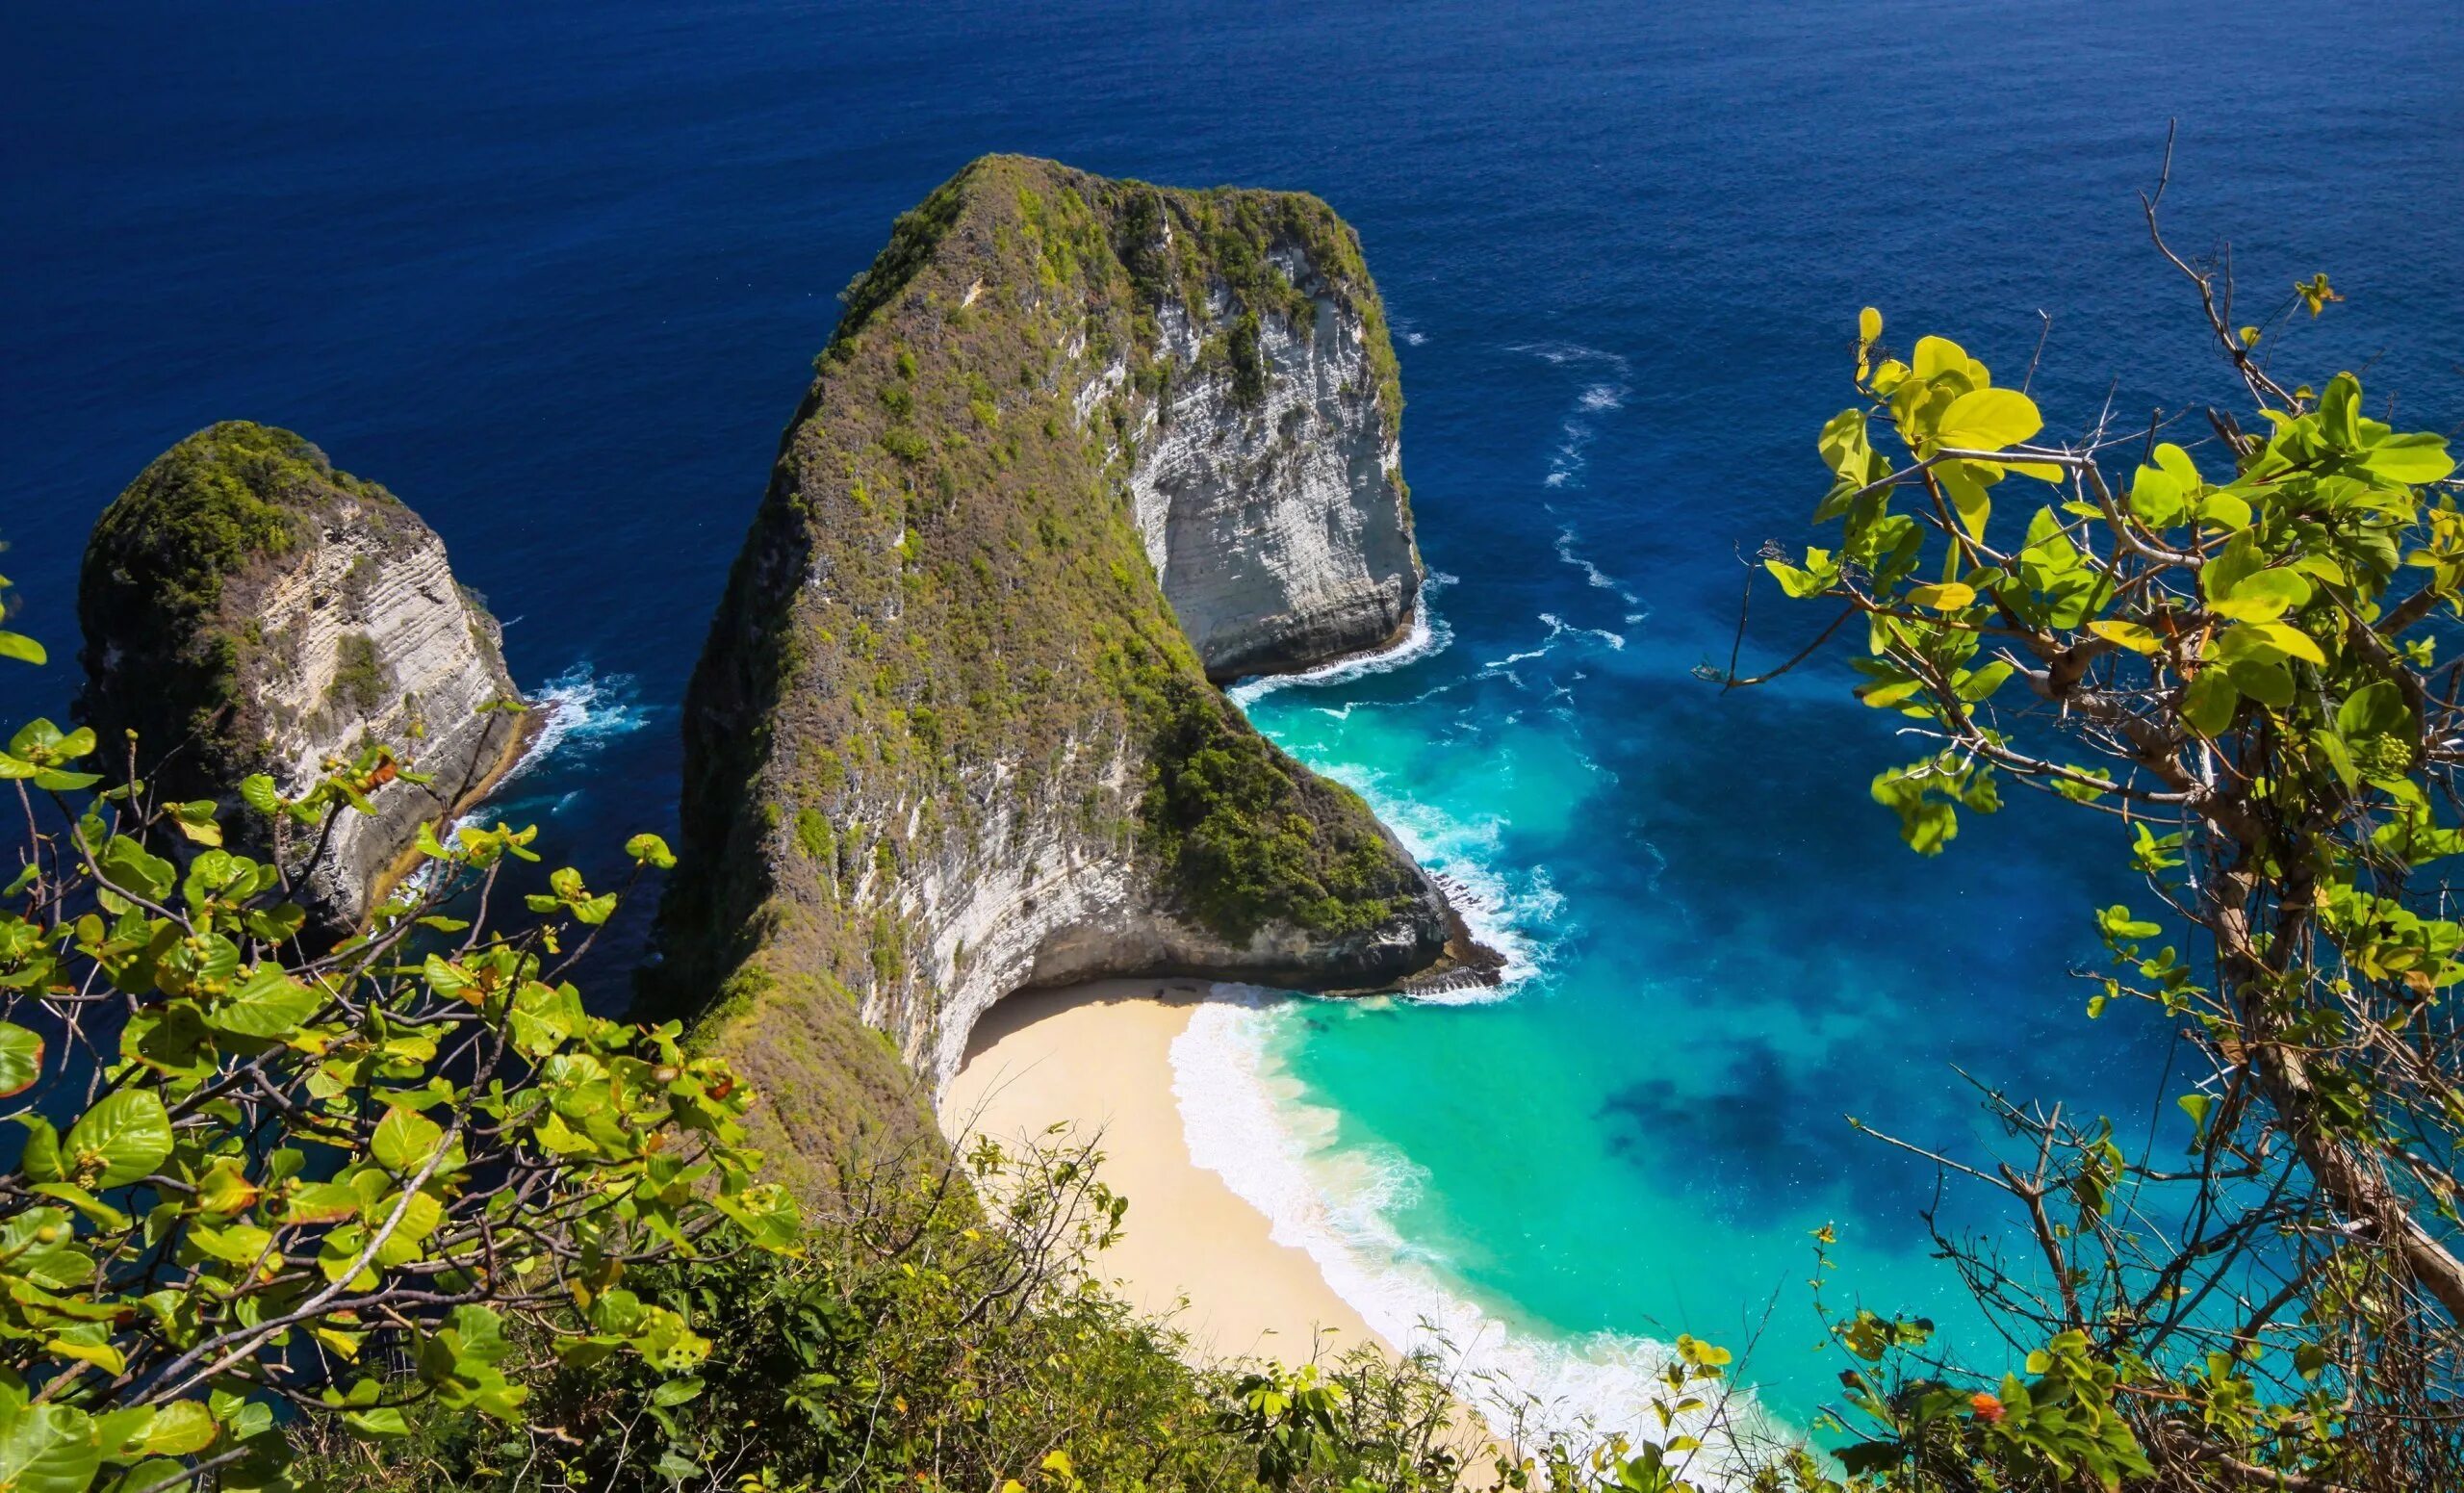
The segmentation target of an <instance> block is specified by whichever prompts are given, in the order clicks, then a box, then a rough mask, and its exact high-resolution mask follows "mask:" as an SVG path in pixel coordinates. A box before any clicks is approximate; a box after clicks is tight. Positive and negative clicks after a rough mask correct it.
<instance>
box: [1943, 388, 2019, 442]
mask: <svg viewBox="0 0 2464 1493" xmlns="http://www.w3.org/2000/svg"><path fill="white" fill-rule="evenodd" d="M2043 428H2044V418H2043V417H2042V416H2041V415H2039V414H2038V413H2037V404H2036V400H2034V399H2029V398H2028V397H2027V396H2026V395H2024V394H2021V393H2020V392H2018V391H2017V390H2016V389H1972V390H1970V391H1968V392H1967V393H1965V394H1963V395H1961V396H1960V397H1959V398H1958V399H1953V400H1952V401H1951V407H1950V408H1949V409H1946V410H1944V411H1943V412H1942V422H1941V424H1940V425H1938V426H1937V427H1936V428H1935V431H1934V435H1935V438H1936V439H1937V440H1939V441H1940V442H1941V443H1942V444H1943V445H1944V446H1950V447H1957V448H1960V449H1961V450H1984V451H1998V450H2002V449H2003V448H2004V447H2006V446H2015V445H2017V444H2018V443H2019V442H2021V441H2024V440H2026V439H2028V438H2029V437H2030V436H2032V435H2034V434H2036V433H2037V432H2038V431H2040V430H2041V429H2043Z"/></svg>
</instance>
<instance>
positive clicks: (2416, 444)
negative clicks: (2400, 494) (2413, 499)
mask: <svg viewBox="0 0 2464 1493" xmlns="http://www.w3.org/2000/svg"><path fill="white" fill-rule="evenodd" d="M2361 464H2362V465H2363V466H2365V467H2368V468H2369V469H2370V472H2371V475H2372V476H2377V477H2382V478H2384V479H2385V480H2387V481H2390V482H2403V483H2406V484H2409V485H2411V486H2415V487H2418V486H2421V485H2422V484H2423V483H2425V482H2443V481H2445V480H2447V478H2448V476H2449V475H2450V474H2451V473H2453V472H2454V470H2455V461H2454V458H2452V457H2451V456H2449V455H2448V454H2447V437H2445V436H2443V435H2431V434H2429V433H2428V432H2426V431H2423V432H2419V433H2415V434H2411V435H2391V436H2389V437H2387V438H2386V439H2385V440H2383V441H2380V442H2379V443H2378V444H2377V445H2375V446H2374V447H2372V448H2371V449H2370V450H2369V452H2368V453H2367V454H2365V455H2364V456H2363V457H2362V458H2361Z"/></svg>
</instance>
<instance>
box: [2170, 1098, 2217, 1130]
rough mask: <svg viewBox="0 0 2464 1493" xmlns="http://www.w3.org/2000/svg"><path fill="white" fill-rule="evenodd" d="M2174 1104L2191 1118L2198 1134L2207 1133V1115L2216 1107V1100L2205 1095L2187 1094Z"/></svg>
mask: <svg viewBox="0 0 2464 1493" xmlns="http://www.w3.org/2000/svg"><path fill="white" fill-rule="evenodd" d="M2173 1102H2174V1103H2175V1104H2176V1105H2179V1106H2180V1107H2181V1111H2182V1113H2183V1114H2185V1115H2188V1116H2189V1117H2191V1124H2192V1126H2193V1127H2194V1129H2195V1130H2196V1131H2197V1133H2199V1134H2200V1135H2205V1134H2206V1133H2207V1113H2208V1111H2209V1110H2211V1109H2214V1108H2215V1107H2216V1101H2215V1100H2214V1099H2212V1098H2210V1097H2209V1096H2207V1095H2206V1094H2183V1095H2182V1096H2181V1097H2180V1098H2178V1099H2175V1100H2174V1101H2173Z"/></svg>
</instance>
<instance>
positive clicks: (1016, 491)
mask: <svg viewBox="0 0 2464 1493" xmlns="http://www.w3.org/2000/svg"><path fill="white" fill-rule="evenodd" d="M844 299H845V302H846V310H845V312H844V314H843V316H842V317H841V319H840V322H839V323H838V327H837V330H836V333H835V335H834V337H833V338H832V340H831V343H830V347H829V348H828V350H827V351H826V352H824V353H823V354H822V356H821V357H820V358H819V359H817V360H816V364H815V368H816V376H815V378H814V380H813V383H812V385H811V386H810V388H809V390H808V392H807V393H806V396H805V399H804V401H803V403H802V405H801V406H800V407H799V408H798V409H797V411H796V413H795V416H794V418H793V419H792V420H791V421H790V423H789V425H788V427H787V430H786V434H785V436H784V438H783V441H782V443H781V447H780V451H779V456H778V460H777V462H776V464H775V466H774V468H773V471H772V476H771V481H770V485H769V490H768V493H767V496H766V497H765V498H764V500H763V502H762V503H761V506H760V508H759V510H758V512H757V516H756V517H755V520H754V523H753V526H752V530H751V533H750V534H749V535H748V537H747V539H746V541H745V546H744V549H743V552H742V553H741V554H740V555H739V556H738V558H737V560H736V564H735V568H734V572H733V575H732V578H731V579H730V583H729V586H728V589H727V593H726V596H725V598H724V600H723V602H722V604H721V606H720V610H719V613H718V616H717V618H716V620H715V622H714V624H713V626H712V630H711V633H710V636H709V640H708V642H707V644H706V648H705V651H704V654H703V656H702V660H701V663H700V666H699V668H698V669H697V671H696V673H695V675H694V679H693V682H692V686H691V689H690V691H689V693H688V696H687V699H686V705H685V710H684V722H685V772H684V798H683V806H682V808H683V820H682V825H683V843H682V846H681V847H680V848H681V852H682V857H683V862H682V864H681V866H680V869H679V872H678V875H677V878H676V880H675V882H674V883H673V884H672V885H671V887H670V888H669V891H668V895H667V900H666V903H665V905H664V907H663V909H662V912H661V924H660V943H661V948H662V950H663V956H664V964H663V965H662V966H661V967H660V968H659V969H658V970H656V971H655V973H654V975H653V977H652V979H651V982H650V985H649V990H650V991H651V993H652V994H653V995H654V996H655V998H656V999H657V1000H659V1001H661V1002H664V1003H666V1004H667V1007H668V1009H670V1010H675V1011H687V1010H701V1011H703V1012H705V1016H704V1018H703V1025H702V1040H704V1041H706V1042H709V1043H715V1044H717V1045H718V1046H719V1047H720V1048H721V1049H722V1050H724V1051H726V1052H728V1053H729V1055H730V1056H731V1057H732V1058H733V1059H735V1060H736V1061H738V1062H740V1063H741V1064H743V1065H744V1066H745V1067H746V1068H747V1069H749V1070H750V1073H751V1076H752V1077H753V1078H754V1079H755V1081H756V1082H757V1084H758V1085H759V1086H760V1088H761V1090H762V1092H763V1094H764V1095H765V1098H766V1100H767V1103H768V1106H769V1113H770V1118H771V1123H773V1124H774V1125H775V1126H776V1127H777V1128H778V1131H779V1132H780V1133H778V1134H774V1135H773V1136H772V1137H770V1138H769V1139H770V1140H771V1141H772V1142H773V1143H779V1142H783V1143H784V1148H785V1150H786V1151H787V1152H788V1153H789V1154H788V1156H786V1157H783V1160H784V1161H786V1162H787V1164H788V1165H789V1167H790V1169H791V1170H793V1171H801V1172H802V1174H803V1175H805V1176H806V1177H807V1178H808V1179H813V1180H819V1179H821V1178H819V1177H818V1176H817V1173H816V1172H815V1171H814V1169H815V1168H827V1167H828V1166H830V1165H832V1164H833V1163H834V1162H836V1161H839V1160H843V1159H844V1158H845V1157H846V1156H847V1154H848V1151H849V1148H850V1146H851V1145H854V1144H855V1143H857V1142H859V1141H862V1140H865V1139H867V1137H868V1136H869V1139H870V1140H871V1141H873V1142H876V1143H882V1144H888V1145H908V1144H922V1142H921V1140H920V1138H922V1137H927V1136H930V1135H931V1134H932V1133H933V1131H932V1123H931V1120H930V1119H929V1114H928V1111H927V1099H928V1096H929V1095H930V1094H932V1093H934V1092H936V1091H937V1089H938V1087H939V1086H940V1085H942V1084H943V1083H945V1082H946V1081H947V1079H948V1078H949V1076H950V1075H951V1074H952V1073H953V1072H955V1071H956V1069H957V1068H958V1065H959V1063H960V1060H961V1058H962V1057H963V1054H964V1051H965V1046H966V1041H967V1036H968V1033H969V1032H970V1030H971V1029H972V1028H973V1026H974V1024H975V1021H976V1019H977V1017H980V1016H981V1015H982V1014H983V1012H984V1011H985V1010H986V1009H988V1007H989V1006H991V1005H992V1004H993V1003H994V1002H995V1001H997V1000H999V999H1000V998H1001V997H1002V996H1004V995H1006V994H1008V993H1010V992H1011V991H1015V990H1018V989H1020V988H1023V987H1028V986H1036V985H1049V984H1057V983H1062V982H1065V981H1074V980H1080V979H1087V978H1092V977H1096V976H1103V975H1121V974H1167V973H1168V974H1179V975H1199V976H1206V977H1213V978H1223V979H1244V980H1254V981H1257V982H1260V983H1265V984H1270V985H1275V986H1281V987H1287V988H1297V989H1309V990H1320V991H1346V990H1392V989H1395V988H1397V987H1398V986H1399V985H1402V984H1405V983H1406V982H1410V981H1413V980H1415V979H1427V978H1432V977H1438V978H1460V977H1462V973H1463V971H1464V970H1465V969H1466V968H1467V967H1472V968H1476V967H1478V966H1480V965H1482V963H1483V956H1484V951H1479V950H1476V948H1475V947H1474V946H1473V945H1472V944H1471V943H1470V940H1468V938H1466V937H1464V936H1463V932H1462V925H1461V923H1460V922H1459V920H1458V919H1456V918H1455V917H1454V916H1453V914H1451V912H1450V910H1449V908H1448V907H1447V904H1446V901H1445V899H1444V896H1443V895H1442V894H1441V892H1440V891H1439V890H1438V888H1436V887H1435V885H1434V884H1432V883H1431V881H1430V880H1429V878H1428V877H1427V876H1426V875H1424V873H1423V872H1422V870H1421V869H1420V867H1419V866H1417V865H1416V864H1414V863H1413V862H1412V860H1411V858H1410V856H1409V855H1407V854H1406V853H1405V852H1404V851H1403V849H1402V848H1401V847H1400V845H1399V844H1398V843H1397V841H1396V840H1395V838H1394V837H1392V836H1391V835H1390V834H1388V833H1387V831H1386V830H1385V829H1384V827H1383V826H1381V825H1380V824H1378V822H1377V820H1376V818H1375V817H1374V816H1373V814H1372V813H1371V812H1370V811H1369V809H1368V808H1367V806H1366V805H1365V804H1363V803H1362V801H1361V800H1360V799H1359V798H1358V796H1357V795H1355V794H1353V793H1352V792H1351V791H1350V790H1348V789H1347V788H1345V787H1342V786H1341V785H1336V784H1333V783H1329V782H1326V781H1325V780H1322V779H1321V778H1319V777H1317V776H1316V775H1315V774H1313V773H1311V772H1309V771H1308V770H1306V769H1305V768H1303V767H1301V766H1300V765H1299V764H1298V763H1296V762H1295V761H1294V760H1293V759H1290V758H1289V757H1287V756H1285V755H1284V754H1283V753H1282V752H1281V751H1279V750H1277V749H1276V748H1275V747H1274V746H1273V745H1272V744H1271V743H1270V742H1268V741H1267V740H1266V739H1265V738H1264V737H1262V736H1260V735H1259V734H1257V733H1256V732H1255V731H1254V730H1252V729H1251V728H1250V726H1249V725H1248V723H1247V721H1246V719H1245V717H1244V716H1243V715H1242V714H1241V712H1240V710H1239V709H1238V708H1236V707H1234V706H1233V705H1232V704H1231V702H1230V701H1228V700H1227V699H1226V698H1225V697H1224V696H1223V695H1222V693H1221V692H1220V691H1219V689H1218V688H1217V687H1216V682H1220V681H1222V680H1226V679H1229V678H1233V677H1237V676H1239V675H1242V674H1245V673H1255V672H1261V671H1267V670H1289V669H1299V668H1306V667H1309V666H1311V665H1314V664H1319V663H1323V662H1325V661H1328V660H1330V659H1333V658H1338V657H1342V656H1347V655H1350V654H1356V653H1359V652H1362V651H1364V650H1372V649H1375V648H1377V647H1379V646H1381V645H1384V644H1387V643H1390V642H1392V641H1394V640H1396V639H1397V638H1398V637H1399V636H1401V635H1402V634H1403V633H1405V632H1406V631H1408V629H1409V627H1410V625H1411V623H1412V621H1413V616H1414V608H1415V607H1416V606H1417V605H1418V604H1419V596H1420V587H1421V570H1420V563H1419V558H1418V555H1417V553H1415V551H1414V548H1413V543H1412V530H1411V515H1410V510H1409V506H1408V503H1407V500H1406V495H1405V489H1404V487H1403V483H1402V478H1401V475H1400V470H1399V422H1400V417H1401V409H1402V399H1401V395H1400V392H1399V384H1398V381H1397V371H1396V364H1395V357H1394V352H1393V349H1392V348H1391V346H1390V344H1389V342H1388V338H1387V331H1386V324H1385V319H1384V315H1383V312H1382V310H1381V307H1380V304H1379V301H1378V297H1377V293H1376V290H1375V288H1374V287H1373V285H1372V284H1371V282H1370V279H1369V276H1368V273H1367V270H1365V269H1364V267H1363V266H1362V263H1361V257H1360V249H1359V245H1358V241H1357V239H1356V238H1355V236H1354V235H1353V233H1352V231H1351V230H1350V228H1349V227H1347V225H1346V224H1345V223H1344V222H1343V221H1342V220H1341V219H1338V218H1337V217H1336V216H1335V214H1334V213H1333V211H1332V210H1331V209H1329V208H1328V207H1327V206H1326V205H1325V204H1324V203H1322V202H1321V201H1319V200H1318V199H1316V198H1315V197H1310V196H1306V195H1301V194H1297V193H1270V192H1252V191H1235V190H1220V191H1213V192H1187V191H1175V190H1168V189H1162V188H1157V187H1152V186H1148V185H1145V184H1143V183H1139V182H1127V181H1110V180H1106V179H1103V178H1100V177H1095V176H1090V175H1087V174H1085V173H1083V172H1080V171H1075V170H1071V169H1069V168H1067V167H1062V166H1059V165H1056V164H1054V163H1051V162H1048V161H1037V160H1028V159H1022V158H1018V157H1006V156H1005V157H988V158H986V159H984V160H981V161H978V162H976V163H974V164H973V165H971V166H969V167H967V168H966V169H964V170H963V171H962V172H960V173H959V175H958V176H957V177H955V178H953V179H952V180H951V181H950V182H949V183H947V184H946V185H944V186H942V187H941V188H940V189H938V190H937V191H936V192H935V193H933V194H932V195H931V196H930V197H928V198H927V199H926V200H925V201H924V203H923V204H922V205H921V206H919V207H918V208H917V209H915V210H914V211H913V212H911V213H909V214H907V215H905V216H904V217H902V218H901V219H899V220H898V222H897V224H896V226H895V229H894V230H893V232H892V234H891V238H890V243H889V245H888V247H886V249H884V250H883V251H882V253H881V255H880V257H879V258H878V259H876V260H875V262H874V264H873V266H872V268H871V269H870V270H866V271H865V272H864V273H863V274H862V275H860V276H859V277H858V278H857V279H856V281H855V282H854V283H853V284H851V285H850V286H849V287H848V289H847V291H846V293H845V296H844ZM902 1059H903V1060H904V1062H903V1063H902V1062H901V1061H900V1060H902ZM911 1074H912V1075H914V1076H913V1077H911V1076H910V1075H911ZM916 1078H920V1079H921V1083H920V1084H918V1083H916V1082H915V1079H916Z"/></svg>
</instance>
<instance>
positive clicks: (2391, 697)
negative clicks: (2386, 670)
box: [2336, 680, 2414, 740]
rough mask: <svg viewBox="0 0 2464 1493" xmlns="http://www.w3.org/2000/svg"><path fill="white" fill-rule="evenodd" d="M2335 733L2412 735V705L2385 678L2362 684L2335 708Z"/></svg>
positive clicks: (2353, 736) (2350, 734)
mask: <svg viewBox="0 0 2464 1493" xmlns="http://www.w3.org/2000/svg"><path fill="white" fill-rule="evenodd" d="M2336 732H2337V734H2339V735H2342V736H2344V737H2346V738H2347V739H2348V740H2349V739H2357V738H2360V737H2363V736H2402V737H2404V738H2406V739H2407V740H2409V739H2411V737H2412V736H2413V734H2414V726H2413V711H2412V707H2410V706H2408V705H2406V704H2405V703H2404V692H2403V690H2401V689H2400V688H2399V687H2397V685H2396V684H2395V683H2394V682H2392V681H2388V680H2380V681H2378V682H2375V683H2370V684H2364V685H2362V686H2361V687H2360V688H2359V689H2356V690H2354V691H2353V692H2352V693H2351V694H2349V695H2347V696H2346V697H2345V700H2344V704H2342V705H2339V706H2337V707H2336Z"/></svg>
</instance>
